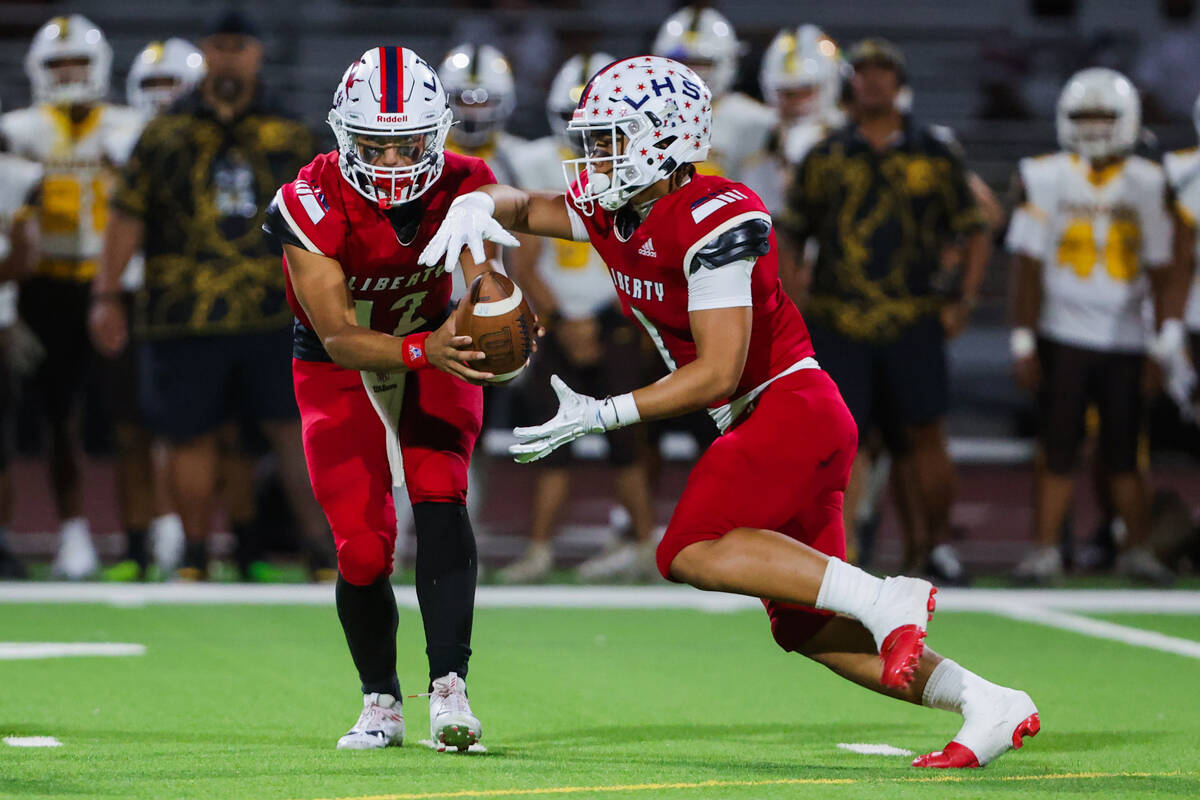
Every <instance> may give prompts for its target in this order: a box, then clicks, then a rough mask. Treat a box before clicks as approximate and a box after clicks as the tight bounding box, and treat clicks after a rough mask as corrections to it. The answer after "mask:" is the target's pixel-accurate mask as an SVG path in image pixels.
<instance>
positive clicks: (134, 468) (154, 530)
mask: <svg viewBox="0 0 1200 800" xmlns="http://www.w3.org/2000/svg"><path fill="white" fill-rule="evenodd" d="M203 76H204V56H203V55H201V53H200V51H199V50H197V49H196V47H195V45H193V44H192V43H191V42H187V41H184V40H183V39H168V40H167V41H166V42H151V43H150V44H148V45H146V46H145V47H144V48H142V49H141V50H139V51H138V54H137V55H136V56H134V59H133V64H132V65H131V66H130V68H129V75H128V78H127V80H126V82H125V99H126V101H127V102H128V103H129V105H130V107H132V108H134V109H136V110H137V111H138V112H139V113H141V114H142V116H143V117H144V118H145V119H146V120H149V119H150V118H151V117H153V116H155V115H156V114H158V113H159V112H161V111H163V110H165V109H166V107H167V106H169V105H170V104H171V103H172V102H174V101H175V100H177V99H178V98H179V97H180V96H182V95H184V94H186V93H188V92H190V91H191V90H192V89H193V88H195V86H196V84H197V83H198V82H199V80H200V79H201V78H202V77H203ZM135 143H136V142H134V141H131V142H130V143H129V145H130V147H131V148H132V147H133V145H134V144H135ZM144 268H145V264H144V261H143V259H142V255H141V254H140V253H138V254H135V255H134V257H133V258H132V259H130V261H129V264H127V265H126V267H125V271H124V272H123V273H122V276H121V293H120V297H119V301H120V302H121V303H122V304H123V305H124V306H125V313H126V314H129V313H131V312H132V311H133V305H134V295H135V293H136V292H137V290H138V289H140V288H141V286H142V281H143V276H144ZM104 366H105V368H106V372H107V374H108V380H107V381H105V383H106V388H107V390H108V409H109V412H110V414H111V416H112V420H113V430H114V433H115V435H116V440H117V446H118V448H119V450H120V453H121V458H120V459H119V460H118V463H117V470H118V475H119V478H118V480H117V487H118V491H119V492H120V497H119V501H118V507H119V508H120V509H121V513H122V516H123V517H124V519H125V528H126V533H127V539H126V551H125V555H124V558H123V559H122V560H121V561H120V562H118V563H117V564H115V565H113V566H111V567H109V568H108V569H106V570H105V571H104V573H103V576H104V579H105V580H110V581H131V580H140V579H144V578H145V577H146V574H147V570H148V568H149V566H150V563H151V555H152V553H153V554H157V556H156V560H157V561H158V563H159V564H160V566H162V567H163V568H164V571H169V570H172V569H173V568H174V567H175V566H177V565H178V561H179V557H180V556H182V554H183V553H182V551H183V527H182V524H181V523H180V520H179V516H178V515H177V514H174V513H169V512H166V511H165V509H159V508H158V506H159V503H160V501H161V498H162V497H163V495H164V494H165V492H164V491H163V489H165V487H160V486H159V483H160V479H161V478H162V477H163V473H164V470H163V469H162V468H161V467H156V465H155V463H154V453H153V445H154V437H153V434H151V432H150V430H149V429H148V428H147V427H146V425H145V423H144V421H143V419H142V414H141V411H140V408H139V405H138V387H139V386H140V384H141V380H140V376H139V374H138V370H137V358H136V354H135V352H134V349H133V348H130V347H126V348H124V349H123V350H122V351H121V352H120V353H118V354H117V355H116V356H114V357H112V358H106V359H104ZM160 512H161V513H160ZM147 532H149V545H150V546H149V547H147V544H148V543H147Z"/></svg>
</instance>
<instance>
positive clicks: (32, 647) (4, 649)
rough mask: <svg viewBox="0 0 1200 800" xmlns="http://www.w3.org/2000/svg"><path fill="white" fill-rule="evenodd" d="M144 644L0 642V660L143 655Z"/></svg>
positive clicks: (144, 652) (144, 650)
mask: <svg viewBox="0 0 1200 800" xmlns="http://www.w3.org/2000/svg"><path fill="white" fill-rule="evenodd" d="M144 655H146V645H144V644H125V643H122V642H0V661H23V660H25V659H30V658H71V657H75V656H144Z"/></svg>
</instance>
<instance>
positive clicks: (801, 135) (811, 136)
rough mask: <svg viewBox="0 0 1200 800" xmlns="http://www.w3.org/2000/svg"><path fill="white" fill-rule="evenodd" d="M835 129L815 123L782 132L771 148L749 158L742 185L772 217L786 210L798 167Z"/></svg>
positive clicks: (798, 125) (743, 167)
mask: <svg viewBox="0 0 1200 800" xmlns="http://www.w3.org/2000/svg"><path fill="white" fill-rule="evenodd" d="M832 130H833V128H832V127H830V126H829V125H826V124H824V123H822V122H817V121H815V120H814V121H808V122H802V123H799V124H796V125H793V126H791V127H790V128H788V129H787V130H781V131H778V132H777V133H776V134H775V136H774V138H773V140H771V144H770V145H769V146H768V147H765V148H763V149H762V150H760V151H758V152H757V153H752V154H751V155H750V157H749V158H747V159H746V161H745V163H744V164H743V165H742V177H741V182H742V183H744V184H746V185H747V186H749V187H750V188H751V189H753V190H754V193H755V194H757V195H758V196H759V199H761V200H762V201H763V205H765V206H766V207H767V210H768V211H770V212H771V213H772V214H776V213H778V212H780V211H782V210H783V203H784V199H785V198H786V196H787V190H788V186H789V185H790V184H791V179H792V173H793V172H794V170H795V167H796V165H797V164H799V163H800V162H801V161H803V160H804V157H805V156H806V155H808V151H809V150H811V149H813V148H814V147H816V146H817V145H818V144H820V143H821V142H822V141H823V140H824V139H825V137H826V136H828V135H829V133H830V132H831V131H832Z"/></svg>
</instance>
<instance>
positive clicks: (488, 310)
mask: <svg viewBox="0 0 1200 800" xmlns="http://www.w3.org/2000/svg"><path fill="white" fill-rule="evenodd" d="M455 313H456V314H457V317H456V319H455V325H454V327H455V333H456V334H457V335H459V336H470V337H471V341H472V342H474V343H475V347H477V348H479V350H481V351H482V352H484V353H486V354H487V357H486V358H484V359H483V360H482V361H473V362H471V368H472V369H477V370H479V371H481V372H491V373H493V374H494V375H495V376H496V377H494V378H492V381H491V382H492V383H508V382H509V381H511V380H512V379H513V378H515V377H517V376H518V375H520V374H521V371H522V370H524V369H525V365H526V364H528V363H529V354H530V353H532V352H533V337H534V327H535V323H534V317H533V309H531V308H530V307H529V301H528V300H526V299H525V296H524V295H523V294H522V293H521V287H519V286H517V285H516V284H515V283H513V282H512V281H511V280H510V279H509V278H508V276H507V275H501V274H500V273H498V272H485V273H483V274H482V275H480V276H479V277H478V278H476V279H475V280H474V281H472V282H471V288H470V289H469V290H468V291H467V294H466V296H465V297H463V299H462V300H461V301H460V302H459V304H458V311H456V312H455Z"/></svg>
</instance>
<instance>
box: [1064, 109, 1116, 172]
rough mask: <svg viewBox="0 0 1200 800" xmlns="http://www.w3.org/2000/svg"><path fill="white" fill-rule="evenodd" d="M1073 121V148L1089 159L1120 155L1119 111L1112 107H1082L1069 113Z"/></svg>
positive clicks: (1094, 159) (1071, 137)
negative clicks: (1118, 139)
mask: <svg viewBox="0 0 1200 800" xmlns="http://www.w3.org/2000/svg"><path fill="white" fill-rule="evenodd" d="M1067 116H1068V118H1069V119H1070V121H1071V125H1070V128H1071V133H1070V135H1069V140H1070V143H1071V149H1072V150H1073V151H1074V152H1076V153H1078V154H1079V155H1080V156H1081V157H1083V158H1086V159H1087V160H1088V161H1098V160H1102V159H1105V158H1109V157H1112V156H1115V155H1119V154H1120V152H1121V149H1122V148H1121V147H1120V145H1119V144H1118V142H1117V116H1118V115H1117V112H1115V111H1113V110H1111V109H1081V110H1078V111H1073V112H1071V113H1070V114H1068V115H1067Z"/></svg>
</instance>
